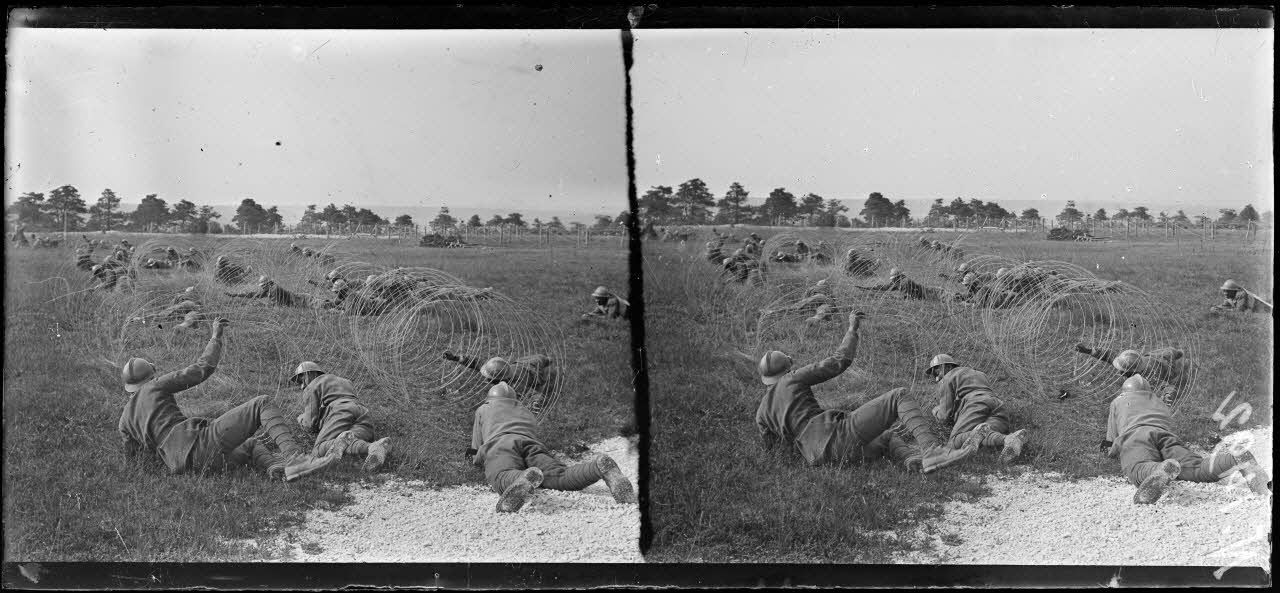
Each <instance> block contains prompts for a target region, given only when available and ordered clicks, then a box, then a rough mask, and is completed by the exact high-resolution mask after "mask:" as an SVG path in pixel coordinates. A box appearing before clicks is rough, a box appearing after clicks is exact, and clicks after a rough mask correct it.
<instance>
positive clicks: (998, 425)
mask: <svg viewBox="0 0 1280 593" xmlns="http://www.w3.org/2000/svg"><path fill="white" fill-rule="evenodd" d="M925 374H926V375H928V376H929V377H931V378H932V379H933V382H934V383H936V384H937V385H938V387H937V395H938V405H937V406H935V407H934V408H933V410H932V411H933V417H934V418H937V419H938V421H939V422H942V423H944V424H951V425H952V429H951V436H950V439H949V441H948V444H949V445H951V447H953V448H956V449H963V448H966V447H970V446H973V447H976V448H979V449H981V448H984V447H985V448H992V449H1000V463H1005V464H1007V463H1010V462H1012V461H1013V460H1015V459H1017V458H1018V457H1019V456H1021V455H1022V447H1023V446H1024V445H1025V444H1026V442H1027V436H1026V432H1027V431H1026V429H1025V428H1024V429H1022V430H1019V431H1017V432H1014V433H1012V434H1010V433H1009V428H1010V426H1009V424H1010V423H1009V414H1008V412H1006V411H1005V409H1004V402H1003V401H1001V400H1000V398H998V397H996V396H995V394H994V392H993V390H992V389H991V381H990V380H988V379H987V374H986V373H983V372H982V371H979V370H976V369H974V368H972V367H967V366H960V364H959V363H957V362H956V361H955V359H953V358H951V356H949V355H947V354H939V355H937V356H934V357H933V360H931V361H929V368H928V369H926V370H925Z"/></svg>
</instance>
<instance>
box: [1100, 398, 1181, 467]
mask: <svg viewBox="0 0 1280 593" xmlns="http://www.w3.org/2000/svg"><path fill="white" fill-rule="evenodd" d="M1141 426H1150V427H1152V428H1158V429H1160V430H1163V431H1166V432H1172V430H1173V429H1172V420H1171V416H1170V412H1169V406H1166V405H1164V402H1162V401H1160V398H1159V397H1158V396H1157V395H1156V394H1155V393H1128V394H1122V395H1120V396H1118V397H1116V398H1115V399H1113V400H1111V411H1110V412H1109V413H1108V415H1107V440H1108V441H1111V449H1109V450H1108V451H1107V455H1108V456H1110V457H1118V456H1119V455H1120V450H1121V449H1123V448H1124V443H1125V440H1126V439H1127V438H1128V437H1129V435H1130V434H1131V433H1133V431H1134V430H1135V429H1137V428H1138V427H1141Z"/></svg>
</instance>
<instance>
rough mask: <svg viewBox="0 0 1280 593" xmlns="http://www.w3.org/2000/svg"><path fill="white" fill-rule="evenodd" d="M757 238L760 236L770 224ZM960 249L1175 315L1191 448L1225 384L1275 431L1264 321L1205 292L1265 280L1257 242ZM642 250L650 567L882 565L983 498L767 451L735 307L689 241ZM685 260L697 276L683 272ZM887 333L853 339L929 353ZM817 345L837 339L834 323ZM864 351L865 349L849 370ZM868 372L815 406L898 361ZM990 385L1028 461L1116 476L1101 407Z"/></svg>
mask: <svg viewBox="0 0 1280 593" xmlns="http://www.w3.org/2000/svg"><path fill="white" fill-rule="evenodd" d="M762 234H763V235H766V238H767V235H768V233H767V232H766V233H762ZM827 238H828V239H829V240H833V242H838V241H839V240H840V239H839V236H831V235H827ZM965 242H966V243H967V244H968V245H969V249H970V252H971V253H975V252H977V251H988V250H989V251H994V252H996V253H999V254H1001V255H1004V256H1006V257H1019V258H1024V259H1037V260H1048V259H1053V260H1062V261H1067V262H1071V263H1074V264H1076V265H1079V266H1082V267H1085V268H1087V269H1090V270H1095V269H1097V270H1098V271H1097V272H1096V273H1097V275H1098V276H1099V277H1101V278H1104V279H1108V280H1111V279H1120V280H1124V281H1126V282H1129V283H1131V284H1134V285H1136V286H1138V287H1140V288H1142V289H1143V290H1145V291H1147V292H1149V293H1152V294H1154V295H1156V296H1157V297H1158V298H1159V299H1161V301H1163V302H1165V303H1167V304H1168V305H1169V306H1170V307H1172V308H1173V309H1174V310H1176V311H1181V312H1182V313H1181V314H1182V315H1183V316H1184V317H1183V320H1184V321H1185V323H1186V324H1187V325H1188V326H1189V328H1190V330H1191V331H1192V332H1195V333H1196V334H1198V337H1199V339H1200V341H1201V342H1200V357H1199V360H1197V361H1196V363H1197V364H1198V365H1199V366H1200V368H1201V372H1202V374H1201V375H1200V377H1199V380H1198V384H1197V385H1198V387H1197V390H1196V392H1195V393H1193V394H1191V395H1190V397H1189V399H1188V400H1187V401H1186V403H1184V405H1183V406H1182V407H1180V409H1179V413H1178V414H1177V415H1176V416H1175V424H1176V426H1175V430H1177V431H1178V433H1179V434H1180V435H1181V436H1182V437H1183V438H1184V440H1186V441H1187V442H1191V443H1196V444H1199V445H1202V446H1205V447H1211V446H1212V445H1213V444H1214V443H1215V442H1216V441H1217V439H1218V438H1219V437H1220V436H1221V435H1222V434H1225V433H1229V432H1234V431H1235V430H1237V429H1238V428H1240V426H1239V425H1233V426H1231V427H1228V429H1227V430H1225V431H1224V430H1220V428H1219V423H1218V422H1215V421H1213V420H1211V415H1212V414H1213V412H1214V411H1215V410H1216V408H1217V407H1218V405H1219V403H1220V402H1221V401H1222V398H1224V397H1225V396H1226V395H1227V394H1228V393H1229V392H1231V391H1233V390H1234V391H1237V396H1236V398H1235V399H1234V400H1233V401H1232V403H1231V404H1230V407H1228V408H1227V410H1228V411H1229V410H1230V409H1231V407H1234V406H1236V405H1238V404H1240V403H1244V402H1248V403H1249V404H1250V405H1251V406H1252V408H1253V414H1252V416H1251V417H1250V418H1249V420H1248V421H1247V422H1246V423H1245V424H1244V426H1254V425H1259V424H1270V422H1271V415H1272V414H1271V389H1270V386H1271V375H1270V372H1271V371H1270V367H1271V361H1272V360H1273V357H1274V356H1273V355H1274V352H1273V350H1272V344H1273V334H1272V326H1271V321H1270V318H1267V317H1261V316H1257V317H1234V318H1226V319H1221V318H1212V317H1209V316H1207V315H1205V314H1204V311H1205V310H1206V309H1207V307H1208V306H1209V305H1210V304H1214V303H1215V302H1216V301H1217V300H1218V299H1219V296H1218V294H1217V291H1216V288H1217V286H1218V285H1219V284H1220V283H1221V282H1222V280H1223V278H1225V277H1233V278H1236V279H1237V280H1240V281H1241V282H1244V283H1245V284H1246V286H1255V287H1266V286H1270V284H1271V277H1270V266H1269V262H1266V263H1268V265H1266V266H1263V265H1261V264H1262V263H1264V262H1265V260H1264V259H1263V258H1264V257H1265V256H1264V255H1263V254H1264V253H1265V251H1260V250H1258V249H1257V248H1256V247H1255V248H1252V249H1248V248H1242V247H1241V246H1240V244H1239V243H1228V242H1227V241H1222V242H1220V243H1219V244H1218V245H1216V246H1213V247H1212V248H1210V249H1204V248H1202V247H1201V246H1200V244H1199V243H1198V242H1197V243H1195V244H1190V243H1183V244H1178V243H1175V242H1172V241H1145V242H1134V243H1128V242H1123V243H1109V244H1076V243H1057V242H1049V241H1045V240H1043V239H1041V238H1039V237H1034V238H1033V237H1013V236H1009V235H998V234H989V235H978V236H973V237H970V238H966V239H965ZM982 248H986V249H982ZM649 249H650V251H649V252H648V253H647V254H646V276H647V280H646V289H647V290H648V289H649V287H652V290H650V291H649V293H648V302H649V303H650V308H649V315H648V317H647V319H646V324H647V325H646V327H647V336H648V344H647V346H648V349H649V351H650V353H651V355H650V360H651V364H652V368H651V375H650V377H651V379H650V381H651V385H653V386H654V387H653V388H652V390H651V398H652V400H651V401H652V404H651V407H652V426H653V435H652V443H653V444H652V447H651V458H650V459H651V462H650V467H651V474H650V486H649V487H650V492H651V496H652V503H651V504H652V507H651V515H650V516H651V519H652V521H653V528H654V543H653V547H652V548H651V549H650V550H649V553H648V556H647V557H648V558H649V559H650V560H651V561H748V562H759V561H770V562H773V561H777V562H825V561H844V562H876V561H885V560H887V558H888V554H889V553H891V552H892V551H894V550H896V549H900V548H902V547H909V546H912V545H914V544H913V543H912V542H911V541H910V538H908V537H906V536H907V535H908V534H909V533H910V532H911V531H912V529H913V528H914V527H915V525H916V524H917V523H918V522H919V520H920V519H922V518H925V517H928V516H930V515H933V514H936V513H937V512H938V511H939V508H940V504H941V503H943V502H946V501H947V500H950V499H953V498H959V499H966V498H968V497H972V496H981V495H982V494H983V493H984V490H985V488H984V486H983V485H982V483H981V480H979V481H976V482H975V481H966V480H964V479H962V478H959V477H957V476H956V475H954V474H952V473H948V472H940V473H939V474H935V475H931V476H927V477H924V476H917V475H911V474H907V473H905V472H903V471H901V470H898V469H896V468H893V467H890V466H888V465H886V464H885V463H883V462H881V463H876V464H871V465H869V466H860V467H846V468H820V469H810V468H804V467H802V466H801V463H800V461H799V460H798V457H797V456H796V455H794V454H792V453H790V452H774V453H766V452H764V451H762V450H761V449H760V447H759V445H758V439H757V436H756V429H755V426H754V422H753V416H754V412H755V407H756V404H757V402H758V398H759V397H760V393H761V390H762V389H763V388H762V387H761V385H760V383H759V382H758V380H757V378H756V377H755V376H754V374H753V371H752V367H753V365H750V364H744V363H743V362H742V361H740V360H735V359H734V358H732V357H725V356H720V355H719V353H721V352H724V351H725V350H727V349H728V348H730V347H733V348H737V349H739V350H743V351H747V348H744V347H742V346H741V341H740V339H741V336H738V335H734V334H733V333H732V332H727V331H725V330H724V329H723V328H724V327H725V325H726V324H732V323H734V322H735V319H733V317H734V316H733V314H729V315H722V314H720V313H718V312H717V311H716V303H725V302H734V301H732V299H730V298H726V297H725V295H724V294H723V289H720V288H713V287H712V286H713V285H714V283H715V280H714V278H712V277H710V268H708V267H706V266H709V264H706V263H705V262H703V261H700V260H699V259H698V254H697V253H695V251H694V249H695V248H694V247H692V246H690V247H687V248H686V251H684V252H683V255H684V256H685V257H686V258H691V260H692V261H689V262H688V263H680V262H678V261H676V260H677V258H678V257H679V256H680V255H682V253H681V252H679V251H677V249H676V248H675V247H674V246H672V245H671V244H658V243H654V244H652V245H651V246H650V247H649ZM659 258H660V259H659ZM686 268H693V269H697V270H702V271H700V272H695V273H693V274H690V273H689V272H687V271H685V269H686ZM649 277H652V279H648V278H649ZM699 282H700V283H702V284H703V287H698V286H697V284H698V283H699ZM704 287H705V288H704ZM717 291H719V292H717ZM1262 292H1264V293H1265V292H1266V289H1263V290H1262ZM891 326H892V323H884V322H880V323H872V324H871V329H870V330H869V331H868V332H866V334H865V338H864V348H889V349H893V348H898V350H895V351H891V352H889V353H887V355H885V356H881V357H879V358H875V360H877V361H879V362H878V364H884V363H885V361H894V360H896V361H900V363H901V364H905V365H906V366H910V365H912V364H915V363H918V362H919V360H917V359H920V360H927V358H928V356H930V355H932V354H933V351H932V349H931V348H930V347H929V346H928V345H916V348H917V349H919V350H920V351H912V350H910V348H911V347H912V346H913V345H912V344H911V343H909V342H908V343H904V342H902V341H896V340H894V339H893V335H892V333H893V332H892V330H891ZM938 331H940V332H941V331H945V330H944V329H942V328H940V329H939V330H938ZM735 339H736V340H739V341H737V342H735V341H734V340H735ZM813 339H814V340H818V341H822V343H823V344H828V343H829V344H830V345H834V344H835V343H836V341H837V340H838V339H839V338H838V331H826V332H823V333H821V334H819V335H817V336H813ZM940 341H945V340H942V339H940ZM791 346H793V347H795V346H796V344H795V343H792V344H791ZM826 347H829V346H824V348H826ZM935 347H936V346H935ZM952 354H954V355H958V356H963V355H964V353H962V352H952ZM867 359H868V357H866V356H860V358H859V359H858V360H855V362H854V365H855V368H857V367H858V365H859V363H860V361H861V362H862V363H863V364H865V363H866V360H867ZM872 371H873V372H871V373H870V375H871V376H872V377H873V380H872V383H873V385H871V386H869V387H866V388H865V390H864V391H865V392H862V393H850V390H852V389H855V388H857V389H861V387H862V386H858V387H855V386H854V384H853V381H852V380H850V379H848V378H847V377H842V378H841V379H838V380H836V381H833V382H832V383H829V384H826V385H824V386H822V387H819V388H818V389H817V390H816V391H817V393H818V397H819V398H820V400H823V403H824V405H828V406H832V407H846V408H847V407H852V406H853V405H856V404H857V403H858V402H859V401H860V400H863V399H865V398H866V397H869V396H870V395H874V394H876V393H879V392H881V391H883V390H884V389H887V388H889V387H892V386H894V385H893V384H890V383H886V382H885V381H876V380H875V379H874V377H875V376H876V375H878V374H885V375H890V374H893V373H894V372H895V369H890V368H885V367H881V368H880V369H878V370H877V369H873V370H872ZM993 374H995V375H999V374H1001V373H999V372H998V370H997V372H995V373H993ZM846 375H848V374H846ZM1001 387H1002V386H1001V384H1000V383H999V382H998V383H997V385H996V388H997V390H998V391H1002V393H1003V394H1004V395H1005V399H1006V401H1007V402H1008V405H1009V407H1010V408H1011V412H1012V415H1013V421H1014V423H1015V426H1017V427H1028V428H1030V429H1031V430H1032V431H1033V432H1034V438H1035V441H1034V445H1033V446H1031V447H1030V448H1029V450H1028V451H1027V452H1026V454H1025V460H1026V463H1027V466H1026V467H1030V468H1034V469H1038V470H1050V471H1059V472H1064V473H1066V474H1067V475H1069V476H1076V477H1085V476H1093V475H1099V474H1116V473H1118V467H1117V463H1116V462H1115V461H1114V460H1110V459H1107V458H1105V457H1103V456H1101V455H1099V454H1098V453H1097V450H1096V449H1097V443H1098V441H1099V440H1101V437H1102V436H1103V432H1104V428H1105V413H1106V407H1105V402H1098V401H1085V400H1083V399H1068V400H1066V401H1065V402H1056V401H1053V402H1050V401H1048V400H1044V399H1033V398H1028V397H1019V396H1018V395H1017V394H1011V393H1009V391H1010V390H1008V389H1001ZM913 395H914V396H915V397H917V398H918V401H920V403H921V404H922V406H932V404H933V403H934V402H932V401H931V400H932V394H931V393H930V392H927V391H924V390H921V389H917V390H915V391H913ZM926 409H927V407H926ZM992 457H993V456H992V455H990V454H984V455H982V456H980V457H979V458H977V459H975V460H973V461H970V462H966V466H967V467H966V471H967V472H969V473H975V474H979V475H981V474H987V473H991V474H993V475H994V470H995V466H994V463H993V461H992ZM1013 471H1020V470H1019V469H1014V470H1013ZM985 479H994V478H993V477H992V476H988V477H987V478H985ZM1065 503H1067V501H1064V504H1065Z"/></svg>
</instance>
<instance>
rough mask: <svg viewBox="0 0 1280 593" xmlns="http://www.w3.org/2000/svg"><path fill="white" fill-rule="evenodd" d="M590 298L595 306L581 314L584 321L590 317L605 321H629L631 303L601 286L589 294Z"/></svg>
mask: <svg viewBox="0 0 1280 593" xmlns="http://www.w3.org/2000/svg"><path fill="white" fill-rule="evenodd" d="M591 298H592V299H594V300H595V302H596V306H595V308H594V309H592V310H591V311H589V312H587V313H583V314H582V317H583V318H584V319H586V318H590V317H603V318H605V319H631V310H630V309H631V303H628V302H627V300H626V299H624V298H622V297H620V296H618V295H617V294H616V293H614V292H612V291H610V290H609V289H608V288H605V287H603V286H597V287H596V289H595V291H594V292H592V293H591Z"/></svg>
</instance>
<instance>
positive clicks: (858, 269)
mask: <svg viewBox="0 0 1280 593" xmlns="http://www.w3.org/2000/svg"><path fill="white" fill-rule="evenodd" d="M875 270H876V262H875V261H874V260H872V259H870V258H867V257H864V256H862V255H861V254H859V253H858V251H857V250H856V249H850V250H848V251H846V252H845V254H844V273H845V274H848V275H850V276H870V275H872V274H874V273H875Z"/></svg>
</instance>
